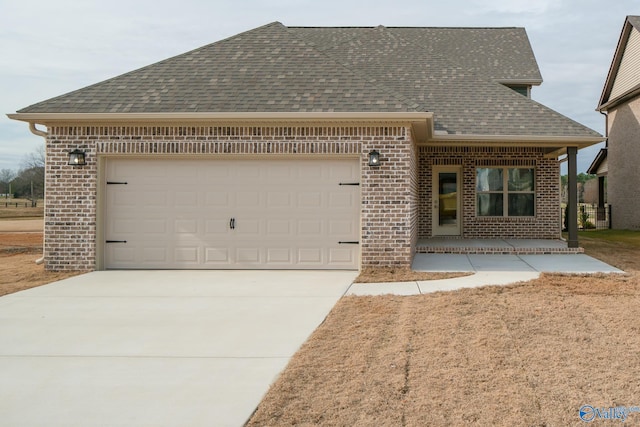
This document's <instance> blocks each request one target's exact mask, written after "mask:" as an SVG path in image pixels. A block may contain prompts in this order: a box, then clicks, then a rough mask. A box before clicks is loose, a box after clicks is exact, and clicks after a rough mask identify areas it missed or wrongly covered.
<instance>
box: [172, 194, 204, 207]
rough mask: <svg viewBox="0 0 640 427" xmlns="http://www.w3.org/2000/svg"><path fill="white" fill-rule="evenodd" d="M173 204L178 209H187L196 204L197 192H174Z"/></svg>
mask: <svg viewBox="0 0 640 427" xmlns="http://www.w3.org/2000/svg"><path fill="white" fill-rule="evenodd" d="M173 202H174V206H175V207H176V208H177V209H180V210H185V209H186V210H188V209H190V208H193V207H196V206H198V193H197V192H195V191H180V192H176V193H175V194H174V197H173Z"/></svg>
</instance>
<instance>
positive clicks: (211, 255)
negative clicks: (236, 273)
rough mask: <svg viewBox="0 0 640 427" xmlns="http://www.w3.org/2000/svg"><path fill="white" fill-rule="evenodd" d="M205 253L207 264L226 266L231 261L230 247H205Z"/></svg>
mask: <svg viewBox="0 0 640 427" xmlns="http://www.w3.org/2000/svg"><path fill="white" fill-rule="evenodd" d="M204 254H205V259H204V262H205V264H207V265H217V266H224V265H228V264H230V263H231V257H230V256H229V248H205V250H204Z"/></svg>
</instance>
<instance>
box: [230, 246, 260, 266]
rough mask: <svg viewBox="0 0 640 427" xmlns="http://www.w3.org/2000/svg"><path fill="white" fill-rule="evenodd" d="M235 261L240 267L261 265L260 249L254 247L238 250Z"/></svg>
mask: <svg viewBox="0 0 640 427" xmlns="http://www.w3.org/2000/svg"><path fill="white" fill-rule="evenodd" d="M235 259H236V262H237V263H238V264H240V265H245V266H249V265H250V264H260V249H257V248H252V247H243V248H236V257H235Z"/></svg>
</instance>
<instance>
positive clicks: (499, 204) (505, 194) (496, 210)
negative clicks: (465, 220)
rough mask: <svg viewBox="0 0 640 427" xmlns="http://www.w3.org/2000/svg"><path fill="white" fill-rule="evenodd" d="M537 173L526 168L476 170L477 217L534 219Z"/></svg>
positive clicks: (532, 169)
mask: <svg viewBox="0 0 640 427" xmlns="http://www.w3.org/2000/svg"><path fill="white" fill-rule="evenodd" d="M535 175H536V174H535V169H534V168H526V167H486V168H476V213H477V215H478V216H502V217H506V216H509V217H521V216H534V215H535V205H536V193H535Z"/></svg>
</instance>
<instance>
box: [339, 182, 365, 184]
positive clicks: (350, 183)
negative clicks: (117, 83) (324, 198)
mask: <svg viewBox="0 0 640 427" xmlns="http://www.w3.org/2000/svg"><path fill="white" fill-rule="evenodd" d="M338 185H360V183H359V182H341V183H340V184H338Z"/></svg>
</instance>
